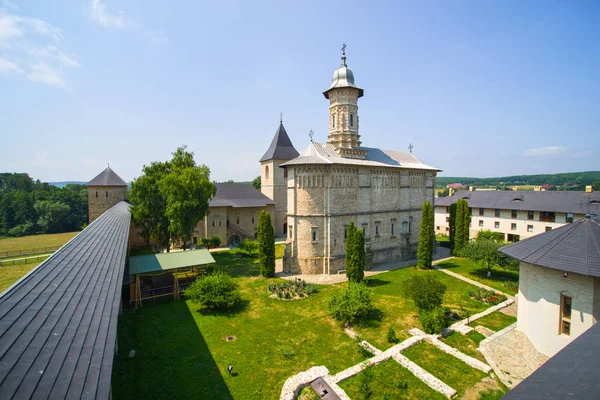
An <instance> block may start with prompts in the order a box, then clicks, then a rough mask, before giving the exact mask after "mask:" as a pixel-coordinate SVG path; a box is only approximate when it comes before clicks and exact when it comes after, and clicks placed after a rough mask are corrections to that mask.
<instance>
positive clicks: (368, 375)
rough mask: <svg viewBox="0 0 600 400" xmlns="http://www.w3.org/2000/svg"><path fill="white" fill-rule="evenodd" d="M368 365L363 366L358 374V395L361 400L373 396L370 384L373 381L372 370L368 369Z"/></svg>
mask: <svg viewBox="0 0 600 400" xmlns="http://www.w3.org/2000/svg"><path fill="white" fill-rule="evenodd" d="M369 367H370V365H369V364H368V363H366V364H365V368H364V369H363V371H362V372H361V373H360V375H359V376H360V393H361V394H362V398H363V400H369V399H370V398H371V397H372V396H373V388H372V387H371V382H372V381H373V369H372V368H369Z"/></svg>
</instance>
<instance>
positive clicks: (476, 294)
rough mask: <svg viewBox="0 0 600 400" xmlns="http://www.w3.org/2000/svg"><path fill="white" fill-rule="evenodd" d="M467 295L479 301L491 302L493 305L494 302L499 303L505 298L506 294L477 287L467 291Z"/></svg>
mask: <svg viewBox="0 0 600 400" xmlns="http://www.w3.org/2000/svg"><path fill="white" fill-rule="evenodd" d="M469 296H470V297H471V298H473V299H475V300H479V301H481V302H484V303H486V304H491V305H493V306H495V305H496V304H500V303H502V302H503V301H504V300H506V296H504V295H501V294H497V293H495V292H492V291H491V290H485V289H479V288H477V289H475V290H471V291H469Z"/></svg>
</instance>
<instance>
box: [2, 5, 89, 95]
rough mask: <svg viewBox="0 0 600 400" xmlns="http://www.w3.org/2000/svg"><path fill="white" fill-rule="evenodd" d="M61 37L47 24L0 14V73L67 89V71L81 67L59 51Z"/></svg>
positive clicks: (70, 56)
mask: <svg viewBox="0 0 600 400" xmlns="http://www.w3.org/2000/svg"><path fill="white" fill-rule="evenodd" d="M62 37H63V33H62V30H61V29H60V28H57V27H54V26H52V25H51V24H49V23H48V22H46V21H43V20H41V19H37V18H29V17H23V16H20V15H16V14H10V13H7V12H5V11H0V73H2V74H3V75H5V76H6V75H9V74H12V73H14V74H22V75H25V76H26V77H27V78H28V79H29V80H30V81H31V82H39V83H44V84H47V85H50V86H54V87H59V88H64V87H66V78H65V72H66V70H68V69H74V68H79V67H80V64H79V62H78V61H77V60H76V59H75V57H74V56H72V55H68V54H66V53H65V52H63V51H62V50H61V49H60V48H59V44H60V41H61V40H62Z"/></svg>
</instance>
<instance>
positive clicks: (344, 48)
mask: <svg viewBox="0 0 600 400" xmlns="http://www.w3.org/2000/svg"><path fill="white" fill-rule="evenodd" d="M342 55H344V56H345V55H346V43H342Z"/></svg>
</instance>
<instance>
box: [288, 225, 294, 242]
mask: <svg viewBox="0 0 600 400" xmlns="http://www.w3.org/2000/svg"><path fill="white" fill-rule="evenodd" d="M292 228H293V226H292V225H290V226H289V228H288V231H289V232H290V239H291V238H292Z"/></svg>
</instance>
